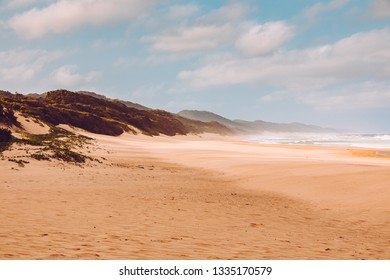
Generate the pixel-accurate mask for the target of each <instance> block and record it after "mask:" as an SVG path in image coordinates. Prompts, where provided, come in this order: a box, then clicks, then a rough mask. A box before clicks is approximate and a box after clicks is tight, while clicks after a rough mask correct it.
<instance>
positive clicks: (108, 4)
mask: <svg viewBox="0 0 390 280" xmlns="http://www.w3.org/2000/svg"><path fill="white" fill-rule="evenodd" d="M0 42H1V44H0V62H1V63H0V88H1V89H6V90H10V91H12V92H21V93H30V92H45V91H48V90H52V89H58V88H66V89H70V90H90V91H95V92H97V93H100V94H104V95H106V96H108V97H112V98H120V99H124V100H130V101H134V102H138V103H141V104H143V105H146V106H149V107H152V108H161V109H165V110H168V111H171V112H178V111H180V110H182V109H197V110H209V111H213V112H215V113H218V114H221V115H223V116H226V117H228V118H231V119H246V120H256V119H262V120H266V121H275V122H304V123H310V124H318V125H322V126H329V127H337V128H345V129H350V130H359V131H367V132H383V133H390V0H326V1H309V0H295V1H277V0H275V1H268V0H257V1H255V0H247V1H244V0H242V1H234V0H233V1H229V0H228V1H223V0H217V1H200V0H198V1H179V0H143V1H138V0H111V1H102V0H78V1H76V0H13V1H8V0H6V1H1V2H0Z"/></svg>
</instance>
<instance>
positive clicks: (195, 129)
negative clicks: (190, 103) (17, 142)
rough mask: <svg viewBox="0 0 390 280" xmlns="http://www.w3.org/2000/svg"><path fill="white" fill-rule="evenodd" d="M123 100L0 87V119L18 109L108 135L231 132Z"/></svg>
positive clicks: (53, 122)
mask: <svg viewBox="0 0 390 280" xmlns="http://www.w3.org/2000/svg"><path fill="white" fill-rule="evenodd" d="M125 104H126V102H123V101H120V100H112V99H108V98H105V97H102V96H100V97H96V96H95V94H86V93H80V92H72V91H67V90H54V91H49V92H47V93H45V94H42V95H39V94H34V95H33V96H27V95H22V94H11V93H10V92H7V91H0V106H1V108H2V112H7V114H8V115H7V116H8V117H7V118H5V117H4V116H0V123H2V122H3V123H5V124H8V123H10V122H11V121H12V120H11V119H10V116H11V115H13V111H19V112H21V113H22V114H24V115H27V116H32V117H34V118H36V119H38V120H39V121H42V122H44V123H46V124H48V125H49V126H56V125H58V124H68V125H71V126H74V127H78V128H82V129H84V130H86V131H89V132H93V133H99V134H105V135H112V136H117V135H120V134H122V133H123V132H124V131H128V132H133V133H137V132H141V133H143V134H147V135H159V134H165V135H169V136H173V135H176V134H181V135H185V134H188V133H203V132H213V133H220V134H231V133H232V131H231V130H230V129H229V128H227V127H226V126H223V125H222V124H219V123H216V122H210V123H205V122H200V121H196V120H189V119H185V118H183V117H181V116H178V115H175V114H172V113H169V112H166V111H162V110H150V109H148V110H143V109H142V110H141V109H137V108H134V107H130V106H128V104H129V103H127V105H125ZM132 104H135V103H132ZM145 108H146V107H145ZM6 122H7V123H6Z"/></svg>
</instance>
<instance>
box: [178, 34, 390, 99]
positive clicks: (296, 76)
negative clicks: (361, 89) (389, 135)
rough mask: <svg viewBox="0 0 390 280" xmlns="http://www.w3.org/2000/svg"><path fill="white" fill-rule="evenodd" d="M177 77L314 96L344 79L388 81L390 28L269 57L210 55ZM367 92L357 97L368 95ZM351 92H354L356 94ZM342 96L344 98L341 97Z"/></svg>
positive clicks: (204, 83) (197, 82) (205, 83)
mask: <svg viewBox="0 0 390 280" xmlns="http://www.w3.org/2000/svg"><path fill="white" fill-rule="evenodd" d="M178 78H179V79H181V80H184V81H187V82H189V83H190V84H191V85H192V86H194V87H210V86H220V85H234V84H255V85H270V86H272V87H276V88H279V89H284V90H287V91H289V92H292V93H299V94H308V93H313V92H314V95H315V92H324V90H327V89H330V88H337V87H339V86H340V85H342V84H347V83H362V82H367V83H369V82H372V83H374V84H375V83H381V82H386V81H388V80H390V29H388V28H385V29H381V30H373V31H371V32H365V33H357V34H354V35H352V36H350V37H347V38H344V39H342V40H340V41H338V42H336V43H334V44H331V45H324V46H321V47H318V48H310V49H304V50H291V51H285V52H277V53H274V54H273V55H271V56H262V57H254V58H237V57H232V58H223V59H220V60H218V61H216V60H215V59H213V60H211V61H205V62H204V65H203V66H202V67H199V68H197V69H193V70H187V71H182V72H180V73H179V74H178ZM381 89H382V90H383V87H382V88H378V90H377V92H376V93H375V95H373V96H377V97H378V99H381V100H382V99H383V98H387V97H388V93H386V92H382V93H381ZM365 92H366V93H364V94H363V93H362V94H361V95H360V97H359V98H360V99H359V100H360V101H362V100H363V97H364V96H366V95H365V94H368V93H367V92H368V91H365ZM349 94H350V95H351V96H353V94H354V92H349ZM380 96H382V97H380ZM352 98H353V97H352ZM374 99H375V97H374ZM346 100H348V99H347V98H345V97H343V99H340V100H339V101H340V102H344V101H345V102H346ZM382 101H383V100H382ZM387 104H389V105H388V106H390V102H388V103H387ZM367 106H368V105H367Z"/></svg>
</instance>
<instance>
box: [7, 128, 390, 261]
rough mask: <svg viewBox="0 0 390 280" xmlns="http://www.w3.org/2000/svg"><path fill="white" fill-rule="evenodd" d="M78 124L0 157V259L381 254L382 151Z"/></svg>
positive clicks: (386, 178)
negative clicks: (115, 132)
mask: <svg viewBox="0 0 390 280" xmlns="http://www.w3.org/2000/svg"><path fill="white" fill-rule="evenodd" d="M85 134H86V135H88V136H90V137H93V138H95V139H96V141H95V142H94V145H91V146H90V147H88V151H87V152H88V153H89V154H90V155H92V156H94V157H95V158H99V159H100V160H101V162H102V163H89V164H85V165H83V166H78V165H72V164H64V163H60V162H58V161H51V162H47V161H36V160H33V159H30V160H29V164H26V165H25V166H24V167H20V166H18V165H17V164H16V163H15V162H9V161H7V160H0V169H1V176H0V259H390V250H389V248H390V218H389V217H390V188H389V183H390V157H387V156H383V154H385V155H386V153H387V152H388V151H376V150H369V149H350V148H326V147H302V146H299V147H296V146H281V145H260V144H253V143H247V142H244V141H241V140H239V139H237V138H227V137H221V136H213V135H201V136H177V137H162V136H161V137H147V136H134V135H130V134H123V135H122V136H120V137H110V136H101V135H95V134H88V133H85ZM12 153H18V150H17V149H15V150H13V151H5V152H4V155H6V156H7V155H10V154H12Z"/></svg>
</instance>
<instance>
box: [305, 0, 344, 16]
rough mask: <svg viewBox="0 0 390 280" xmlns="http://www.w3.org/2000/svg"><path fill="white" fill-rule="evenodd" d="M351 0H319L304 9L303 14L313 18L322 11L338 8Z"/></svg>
mask: <svg viewBox="0 0 390 280" xmlns="http://www.w3.org/2000/svg"><path fill="white" fill-rule="evenodd" d="M348 2H349V0H332V1H330V2H328V3H323V2H318V3H316V4H314V5H313V6H311V7H309V8H307V9H305V10H304V12H303V14H304V16H305V17H306V18H308V19H310V20H313V19H315V18H317V17H318V16H319V15H321V14H322V13H326V12H330V11H334V10H338V9H340V8H342V7H344V6H345V5H346V4H347V3H348Z"/></svg>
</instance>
